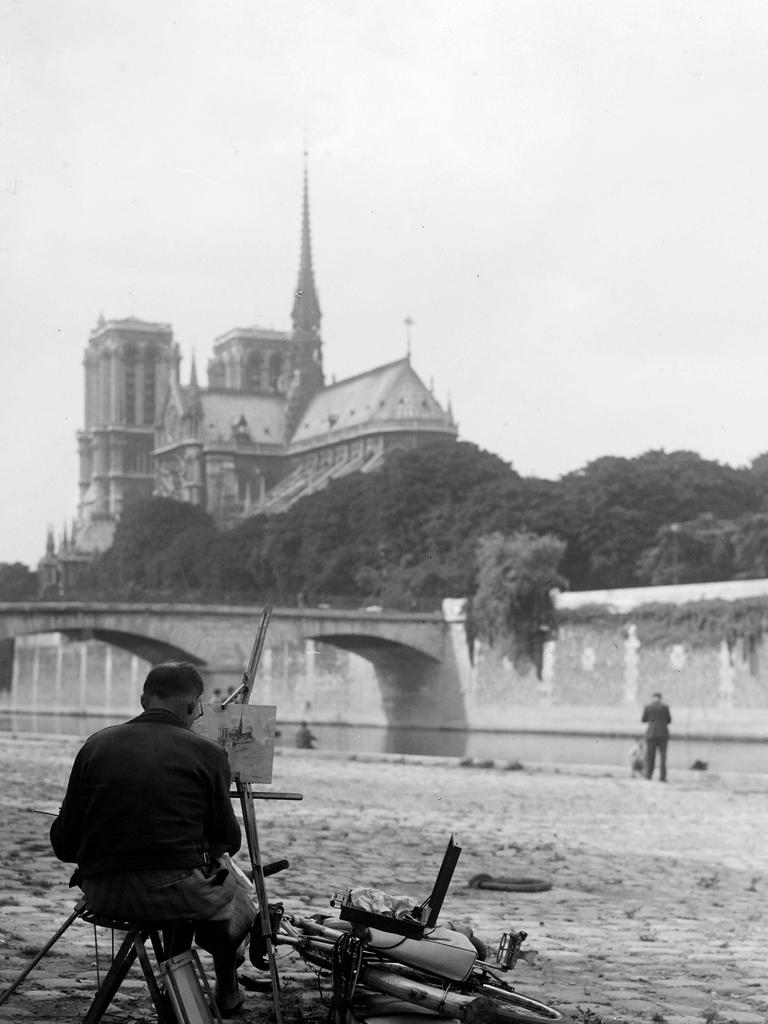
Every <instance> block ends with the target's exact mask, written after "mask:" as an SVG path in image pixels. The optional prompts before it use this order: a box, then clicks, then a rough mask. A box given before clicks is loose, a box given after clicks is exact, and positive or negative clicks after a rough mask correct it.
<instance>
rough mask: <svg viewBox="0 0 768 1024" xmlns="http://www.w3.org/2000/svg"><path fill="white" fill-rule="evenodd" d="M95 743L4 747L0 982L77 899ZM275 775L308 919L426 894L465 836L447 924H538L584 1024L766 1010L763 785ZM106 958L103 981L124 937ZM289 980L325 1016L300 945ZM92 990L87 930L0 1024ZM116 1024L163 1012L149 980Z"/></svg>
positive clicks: (532, 983) (492, 773)
mask: <svg viewBox="0 0 768 1024" xmlns="http://www.w3.org/2000/svg"><path fill="white" fill-rule="evenodd" d="M78 742H79V741H76V740H70V739H55V738H49V739H40V738H30V737H21V736H19V737H12V736H8V737H0V765H1V766H2V778H3V789H2V794H1V795H0V813H1V815H2V828H1V829H0V989H4V988H5V987H6V985H7V984H8V983H9V982H10V981H11V980H12V979H13V978H14V977H15V976H16V975H17V974H18V972H19V971H20V970H21V969H22V967H23V966H24V964H25V963H27V962H28V961H29V959H30V958H31V957H32V956H33V955H34V953H35V951H36V950H37V949H39V948H40V947H41V946H42V945H43V943H44V942H45V941H46V939H47V938H48V937H49V936H50V935H51V934H52V933H53V932H54V931H55V930H56V928H57V927H58V926H59V924H60V923H62V922H63V921H64V920H65V919H66V917H67V915H68V914H69V912H70V910H71V908H72V905H73V902H74V897H75V891H74V890H70V889H68V888H67V882H68V878H69V874H70V869H69V867H68V866H67V865H63V864H59V863H58V862H57V861H56V860H55V859H54V858H53V857H52V855H51V853H50V849H49V846H48V839H47V836H48V828H49V825H50V820H51V819H50V818H49V817H46V816H45V815H44V814H42V813H39V811H40V810H45V809H48V810H50V809H53V808H55V807H56V806H57V805H58V802H59V801H60V799H61V796H62V793H63V789H64V785H65V782H66V777H67V773H68V769H69V765H70V763H71V760H72V757H73V756H74V753H75V751H76V749H77V746H78ZM274 783H275V786H276V787H277V788H278V789H284V790H296V791H299V792H302V793H303V794H304V799H303V801H302V802H285V803H276V802H271V801H270V802H267V801H264V802H262V803H261V804H259V805H258V811H259V823H260V840H261V845H262V849H263V853H264V856H265V858H266V859H273V858H277V857H283V856H285V857H288V858H289V859H290V861H291V868H290V870H289V871H287V872H285V873H283V874H280V875H276V876H274V877H273V878H271V879H269V888H270V896H271V898H274V899H282V900H284V901H285V903H286V906H287V907H288V908H289V909H290V910H292V911H296V912H305V911H320V910H323V909H325V908H326V907H327V906H328V900H329V898H330V897H331V896H332V895H333V894H334V893H335V892H336V891H340V890H343V889H344V888H345V887H348V886H350V885H353V884H354V885H360V884H368V885H375V886H378V887H380V888H384V889H386V890H388V891H390V892H392V893H398V894H399V893H404V894H407V895H408V896H409V897H411V898H413V899H414V900H415V901H418V900H420V899H423V898H424V897H426V895H427V894H428V892H429V889H430V888H431V884H432V881H433V879H434V875H435V872H436V870H437V867H438V865H439V862H440V859H441V857H442V853H443V850H444V848H445V844H446V842H447V839H448V837H449V835H450V833H451V832H456V833H457V834H458V838H459V840H460V842H461V845H462V847H463V853H462V856H461V859H460V860H459V863H458V867H457V869H456V873H455V876H454V882H453V885H452V887H451V889H450V891H449V894H448V898H447V900H446V904H445V908H444V917H449V918H453V919H455V920H464V921H469V922H471V923H472V924H473V926H474V928H475V930H476V932H477V933H478V934H479V935H480V937H481V938H483V939H484V940H486V941H487V942H489V943H492V942H495V941H496V939H497V938H498V936H499V934H500V933H501V931H503V930H506V929H507V928H509V927H510V926H514V927H515V928H517V929H524V930H525V931H527V932H528V933H529V939H528V942H527V944H526V945H527V947H529V948H533V949H536V950H538V957H537V961H536V964H535V965H534V966H529V965H527V964H524V963H521V964H520V965H519V966H518V967H517V968H516V970H515V984H516V985H517V987H518V988H519V989H520V990H521V991H522V992H524V993H528V994H531V995H534V996H538V997H539V998H542V999H544V1000H545V1001H548V1002H551V1003H553V1004H554V1005H556V1006H558V1007H559V1008H560V1009H562V1010H563V1011H564V1012H565V1013H567V1014H569V1015H570V1016H572V1017H574V1018H575V1019H577V1020H580V1021H584V1022H587V1024H597V1018H599V1019H602V1020H603V1021H605V1022H608V1021H611V1022H614V1021H616V1022H622V1021H625V1022H633V1024H634V1022H638V1024H639V1022H649V1021H656V1022H659V1024H663V1022H666V1024H687V1022H691V1024H693V1022H697V1024H726V1022H730V1021H734V1022H738V1024H764V1022H765V1021H766V1019H767V1018H768V990H767V988H766V977H767V974H766V955H765V951H766V948H768V923H767V922H768V857H767V856H766V852H765V836H766V835H767V834H768V801H767V800H766V796H768V777H766V776H746V775H744V776H736V775H733V776H728V777H725V776H721V777H717V776H714V775H711V774H709V773H707V772H701V773H694V772H684V773H683V772H680V773H674V772H673V773H672V775H671V778H670V781H669V783H668V784H667V785H661V784H659V783H657V782H646V781H645V780H638V779H631V778H629V776H628V773H624V772H621V771H617V770H615V769H601V768H585V767H578V768H576V767H574V768H572V769H562V768H561V769H559V770H558V769H555V768H554V767H551V766H527V765H526V766H524V767H523V770H519V771H505V770H503V768H502V767H500V766H498V765H495V766H487V767H484V768H483V767H479V766H473V765H463V766H462V765H461V764H460V763H459V762H458V761H456V760H453V761H451V760H435V759H426V758H424V759H417V758H397V757H389V758H363V757H359V758H353V757H350V756H349V755H345V756H327V755H323V753H322V752H316V751H306V752H305V751H301V752H298V751H297V752H294V751H286V752H285V753H284V754H282V755H280V756H278V757H277V758H276V760H275V776H274ZM479 873H486V874H489V875H491V876H494V877H499V876H501V877H505V876H511V875H517V876H536V877H544V878H547V879H549V880H551V882H552V888H551V889H549V890H548V891H546V892H535V893H519V892H502V891H493V890H482V889H481V890H478V889H473V888H470V887H469V885H468V882H469V880H470V879H471V878H472V877H473V876H474V875H477V874H479ZM100 949H101V954H102V964H101V967H102V970H103V969H104V956H105V954H108V953H109V934H108V933H104V932H102V933H101V939H100ZM280 970H281V976H282V978H283V982H284V989H285V1000H286V1004H285V1005H286V1014H285V1016H286V1021H287V1022H290V1021H295V1020H302V1019H303V1020H305V1021H309V1022H312V1024H314V1022H318V1024H319V1022H320V1021H322V1020H323V1019H324V1015H325V1010H324V1007H323V1005H322V1003H321V1002H320V999H319V996H318V994H317V986H316V982H315V978H314V976H313V975H311V974H310V973H309V972H308V971H306V970H305V969H304V967H303V965H302V964H301V962H300V961H296V960H295V959H294V958H293V955H291V954H289V955H287V956H286V958H285V959H284V960H282V961H281V969H280ZM249 971H250V972H251V974H252V976H255V975H256V972H255V971H252V969H251V968H249ZM95 980H96V969H95V956H94V947H93V933H92V931H91V929H90V928H89V927H88V926H87V925H85V924H83V923H82V922H78V923H76V924H75V925H73V926H72V927H71V928H70V929H69V930H68V931H67V932H66V933H65V935H64V936H63V938H62V939H61V940H60V941H59V942H58V943H57V945H56V946H55V947H54V949H53V950H52V951H51V953H50V954H49V955H48V956H47V957H46V958H45V959H44V960H43V961H42V962H41V964H40V965H39V966H38V967H37V968H36V969H35V971H34V972H33V973H32V974H31V975H30V976H29V978H28V979H27V980H26V981H25V982H24V983H23V985H22V986H21V987H20V989H19V991H18V992H17V993H15V994H14V995H13V996H12V997H11V998H10V999H9V1000H8V1001H7V1002H6V1003H5V1004H4V1005H3V1006H2V1007H0V1021H4V1022H13V1024H16V1022H18V1024H24V1022H26V1021H41V1022H43V1021H51V1022H54V1021H55V1022H57V1024H74V1022H76V1021H79V1020H80V1019H81V1018H82V1015H83V1012H84V1010H85V1007H86V1006H87V1003H88V996H89V993H92V991H93V986H94V984H95ZM593 1015H595V1016H593ZM105 1019H106V1020H109V1021H112V1022H113V1024H115V1022H118V1021H120V1022H122V1024H138V1022H140V1021H145V1020H146V1021H150V1020H153V1019H154V1018H153V1015H152V1012H151V1007H150V1004H149V1002H148V999H147V995H146V991H145V987H144V983H143V980H142V978H141V975H140V974H139V973H138V972H137V973H136V974H132V975H131V976H130V977H129V979H128V980H127V982H126V983H125V985H124V986H123V989H122V990H121V992H120V994H119V996H118V999H117V1000H116V1002H115V1004H114V1005H113V1008H112V1009H111V1010H110V1012H109V1014H108V1017H107V1018H105ZM241 1019H242V1020H243V1021H246V1022H247V1021H254V1022H266V1021H269V1020H271V1019H272V1015H271V1009H270V997H269V996H268V995H263V994H257V993H253V994H250V995H249V997H248V1003H247V1010H246V1013H245V1014H244V1016H243V1017H242V1018H241Z"/></svg>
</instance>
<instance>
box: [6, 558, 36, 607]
mask: <svg viewBox="0 0 768 1024" xmlns="http://www.w3.org/2000/svg"><path fill="white" fill-rule="evenodd" d="M36 596H37V573H35V572H32V571H31V569H30V568H29V567H28V566H26V565H23V564H22V563H21V562H0V601H29V600H31V599H32V598H34V597H36Z"/></svg>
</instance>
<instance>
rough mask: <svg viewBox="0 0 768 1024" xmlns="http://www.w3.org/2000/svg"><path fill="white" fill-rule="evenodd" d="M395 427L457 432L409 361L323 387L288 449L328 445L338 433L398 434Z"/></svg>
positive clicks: (299, 425) (390, 364)
mask: <svg viewBox="0 0 768 1024" xmlns="http://www.w3.org/2000/svg"><path fill="white" fill-rule="evenodd" d="M405 421H407V423H406V422H405ZM398 425H400V426H401V427H402V429H413V428H414V427H415V428H416V429H418V427H419V426H420V427H423V428H426V429H431V430H435V431H438V432H441V433H446V434H455V433H456V427H455V425H454V424H453V421H452V419H451V416H450V414H448V413H446V412H445V411H444V410H443V408H442V407H441V405H440V403H439V402H438V401H437V400H436V398H435V397H434V395H433V394H432V393H431V391H430V390H429V389H428V388H427V387H426V385H425V384H424V383H423V381H422V380H421V378H420V377H419V376H418V374H417V373H416V371H415V370H414V369H413V367H412V366H411V363H410V360H409V359H407V358H405V359H398V360H396V361H395V362H393V363H386V364H385V365H384V366H379V367H376V368H375V369H373V370H368V371H367V372H366V373H361V374H358V375H357V376H356V377H349V378H347V379H346V380H342V381H339V382H338V383H336V384H330V385H328V386H326V387H325V388H323V390H322V391H320V392H318V393H317V394H316V395H315V396H314V398H312V399H311V400H310V402H309V405H308V406H307V408H306V410H305V412H304V415H303V416H302V418H301V420H300V421H299V423H298V426H297V427H296V430H295V431H294V433H293V436H292V438H291V446H292V447H294V446H296V445H299V446H301V447H302V448H303V447H307V446H308V445H309V444H314V445H316V444H318V443H319V442H321V441H326V442H329V443H332V442H333V440H334V439H335V438H334V435H336V434H342V433H344V434H348V433H349V432H352V433H354V434H361V433H369V432H371V431H374V430H376V429H382V428H383V427H385V426H386V427H387V428H389V429H397V428H398Z"/></svg>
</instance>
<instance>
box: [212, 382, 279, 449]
mask: <svg viewBox="0 0 768 1024" xmlns="http://www.w3.org/2000/svg"><path fill="white" fill-rule="evenodd" d="M199 394H200V402H201V405H202V412H203V416H202V420H201V422H202V440H203V442H204V443H205V444H211V443H215V442H216V441H223V442H231V441H232V439H233V437H234V436H235V435H236V434H237V433H238V431H240V433H241V434H242V436H243V437H244V438H247V439H249V440H251V441H252V442H253V443H254V444H283V443H284V438H285V396H284V395H264V394H262V395H248V394H243V393H242V392H237V391H224V390H222V391H216V390H208V391H200V393H199Z"/></svg>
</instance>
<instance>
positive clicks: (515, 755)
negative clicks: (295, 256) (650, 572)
mask: <svg viewBox="0 0 768 1024" xmlns="http://www.w3.org/2000/svg"><path fill="white" fill-rule="evenodd" d="M127 717H130V716H126V715H122V716H118V717H114V716H95V715H62V714H43V713H38V714H31V713H15V712H8V711H4V712H0V732H24V733H37V734H41V735H57V736H79V737H82V738H85V737H86V736H90V734H91V733H93V732H96V731H97V729H102V728H104V727H105V726H107V725H114V724H115V723H117V722H123V721H125V719H126V718H127ZM279 725H280V728H281V731H282V734H281V736H280V737H279V738H278V740H277V746H278V747H281V746H282V747H292V746H293V744H294V735H295V732H296V726H297V725H298V723H296V722H281V723H279ZM311 727H312V732H313V733H314V734H315V736H316V737H317V747H318V749H320V750H338V751H349V752H350V753H352V752H360V753H385V754H422V755H427V756H434V757H472V758H476V759H478V760H484V759H493V760H506V761H513V760H517V761H520V762H521V763H522V764H523V765H525V764H526V763H529V764H532V763H537V762H548V763H554V764H592V765H607V766H611V767H627V772H628V771H629V768H628V764H629V749H630V746H631V739H630V738H628V737H615V736H564V735H560V734H553V733H546V734H538V733H496V732H480V731H477V732H466V731H461V730H451V729H385V728H378V727H376V726H355V725H316V724H314V723H311ZM696 760H701V761H706V762H707V764H708V765H709V769H710V770H711V771H713V772H759V773H762V774H768V744H765V743H752V742H748V741H737V740H688V739H672V740H671V741H670V745H669V754H668V763H669V766H670V767H671V768H677V769H688V768H690V766H691V765H692V764H693V762H694V761H696Z"/></svg>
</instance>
